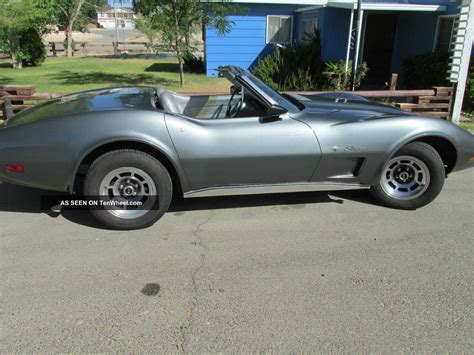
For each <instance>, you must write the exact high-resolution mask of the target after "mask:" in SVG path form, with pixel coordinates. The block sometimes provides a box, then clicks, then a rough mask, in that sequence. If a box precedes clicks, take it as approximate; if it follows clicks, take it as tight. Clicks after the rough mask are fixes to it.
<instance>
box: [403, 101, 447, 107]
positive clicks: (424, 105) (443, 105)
mask: <svg viewBox="0 0 474 355" xmlns="http://www.w3.org/2000/svg"><path fill="white" fill-rule="evenodd" d="M396 106H397V107H400V108H403V109H405V108H414V109H431V108H446V109H447V108H449V103H445V104H444V103H443V104H440V103H435V104H433V103H426V104H419V103H418V104H408V103H403V102H401V103H397V104H396Z"/></svg>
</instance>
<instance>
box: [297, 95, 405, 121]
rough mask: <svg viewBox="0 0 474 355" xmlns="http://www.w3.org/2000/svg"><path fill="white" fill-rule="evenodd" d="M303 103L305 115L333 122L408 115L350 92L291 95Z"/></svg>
mask: <svg viewBox="0 0 474 355" xmlns="http://www.w3.org/2000/svg"><path fill="white" fill-rule="evenodd" d="M293 96H294V97H295V98H296V99H297V100H298V101H299V102H301V103H302V104H303V105H304V107H305V108H304V110H303V111H302V113H303V114H305V116H306V117H314V118H315V119H320V118H322V117H324V119H328V120H330V121H333V123H344V122H352V121H361V120H369V119H381V118H389V117H394V116H397V117H399V116H410V113H408V112H405V111H402V110H400V109H398V108H395V107H392V106H388V105H383V104H379V103H376V102H373V101H369V100H367V99H365V98H363V97H361V96H358V95H354V94H350V93H324V94H316V95H305V96H303V95H293Z"/></svg>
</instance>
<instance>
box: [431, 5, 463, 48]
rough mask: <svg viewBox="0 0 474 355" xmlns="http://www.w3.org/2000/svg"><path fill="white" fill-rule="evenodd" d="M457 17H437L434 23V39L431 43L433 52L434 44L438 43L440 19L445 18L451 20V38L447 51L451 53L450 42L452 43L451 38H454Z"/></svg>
mask: <svg viewBox="0 0 474 355" xmlns="http://www.w3.org/2000/svg"><path fill="white" fill-rule="evenodd" d="M457 17H459V15H457V14H455V15H440V16H438V19H437V21H436V32H435V38H434V41H433V52H434V51H436V44H437V43H438V37H439V25H440V22H441V19H445V18H453V28H451V38H450V40H449V49H448V52H450V51H451V44H452V41H453V36H454V25H455V24H456V18H457Z"/></svg>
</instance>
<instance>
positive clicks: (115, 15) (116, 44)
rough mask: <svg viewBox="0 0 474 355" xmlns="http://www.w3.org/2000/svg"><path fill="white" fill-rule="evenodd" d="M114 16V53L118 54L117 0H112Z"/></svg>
mask: <svg viewBox="0 0 474 355" xmlns="http://www.w3.org/2000/svg"><path fill="white" fill-rule="evenodd" d="M114 18H115V46H114V49H115V54H118V42H119V38H118V25H117V0H114Z"/></svg>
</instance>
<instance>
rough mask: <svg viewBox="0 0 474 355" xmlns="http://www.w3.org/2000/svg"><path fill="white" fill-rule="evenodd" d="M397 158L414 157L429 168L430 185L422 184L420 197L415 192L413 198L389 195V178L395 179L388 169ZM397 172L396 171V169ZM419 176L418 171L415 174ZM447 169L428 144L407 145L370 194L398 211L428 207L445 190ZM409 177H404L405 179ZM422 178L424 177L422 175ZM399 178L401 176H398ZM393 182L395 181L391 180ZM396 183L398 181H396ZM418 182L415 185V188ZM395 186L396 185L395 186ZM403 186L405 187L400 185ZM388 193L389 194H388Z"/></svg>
mask: <svg viewBox="0 0 474 355" xmlns="http://www.w3.org/2000/svg"><path fill="white" fill-rule="evenodd" d="M397 157H413V158H415V159H413V160H414V161H417V160H418V161H421V162H422V163H423V164H425V168H427V170H428V172H429V174H426V176H428V177H429V179H428V180H429V183H427V184H420V185H418V186H421V188H420V190H421V191H420V192H419V195H416V193H414V192H413V197H411V198H410V197H402V196H394V195H393V194H395V195H396V193H395V192H393V193H392V195H391V194H389V193H388V192H390V185H388V184H390V183H389V182H388V180H390V179H389V176H390V177H392V178H393V177H394V176H395V172H394V174H391V173H390V172H389V170H388V169H390V166H389V164H390V162H393V161H394V160H396V159H397ZM400 166H401V167H402V168H403V166H402V165H398V166H397V168H398V167H400ZM394 170H395V169H394ZM413 175H415V176H417V173H416V170H415V174H413ZM445 175H446V172H445V168H444V163H443V160H442V159H441V157H440V156H439V154H438V152H437V151H436V150H435V149H434V148H433V147H432V146H430V145H429V144H426V143H421V142H413V143H410V144H407V145H406V146H404V147H402V148H401V149H400V150H399V151H398V152H397V153H396V154H395V155H394V156H393V157H392V158H391V159H390V160H389V161H388V162H387V163H386V165H385V166H384V168H383V171H382V173H381V175H380V177H379V180H378V183H377V184H375V185H373V186H371V188H370V192H371V194H372V196H373V197H374V198H375V199H376V200H377V201H378V202H379V203H381V204H382V205H384V206H387V207H391V208H397V209H404V210H414V209H417V208H420V207H423V206H426V205H427V204H429V203H430V202H431V201H433V200H434V199H435V198H436V197H437V196H438V194H439V193H440V192H441V189H442V188H443V185H444V179H445ZM406 176H407V175H406V174H405V176H403V178H405V177H406ZM409 176H410V177H409V178H408V179H411V176H412V175H409ZM420 176H422V175H420ZM397 178H399V176H397ZM391 181H393V179H392V180H391ZM395 182H396V181H395ZM415 185H416V182H415V183H414V185H412V186H415ZM384 186H385V187H384ZM394 186H395V185H394ZM400 186H403V185H400ZM395 190H396V187H395V188H393V191H395ZM399 190H408V191H407V194H410V193H411V192H410V191H409V189H399ZM387 191H388V192H387ZM403 193H404V191H402V192H400V194H403Z"/></svg>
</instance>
